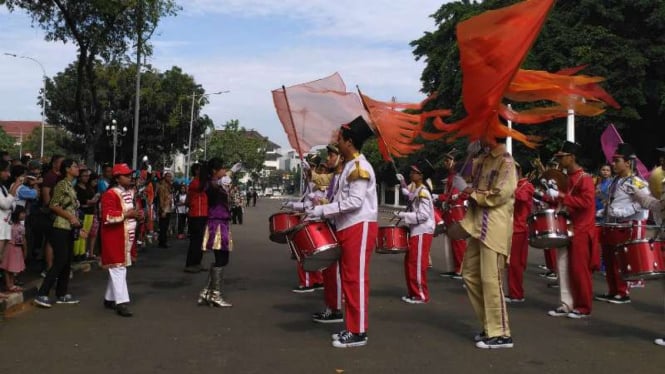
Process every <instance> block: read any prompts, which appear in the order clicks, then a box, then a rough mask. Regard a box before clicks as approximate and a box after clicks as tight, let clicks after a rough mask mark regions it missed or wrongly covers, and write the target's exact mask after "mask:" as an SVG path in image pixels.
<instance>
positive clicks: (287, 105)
mask: <svg viewBox="0 0 665 374" xmlns="http://www.w3.org/2000/svg"><path fill="white" fill-rule="evenodd" d="M282 91H283V92H284V101H285V102H286V110H287V111H288V112H289V121H291V128H293V136H294V137H295V138H296V151H298V156H300V191H301V192H304V190H305V186H304V184H305V183H304V182H303V176H304V173H305V168H303V167H302V165H303V163H304V162H305V159H304V157H303V155H302V149H300V141H299V140H298V132H297V131H296V124H295V122H294V121H293V113H291V104H289V96H288V95H287V94H286V87H285V86H284V85H282ZM307 183H309V178H307Z"/></svg>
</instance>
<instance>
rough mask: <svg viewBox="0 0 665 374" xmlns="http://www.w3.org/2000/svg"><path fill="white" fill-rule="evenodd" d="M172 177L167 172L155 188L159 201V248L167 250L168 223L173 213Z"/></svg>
mask: <svg viewBox="0 0 665 374" xmlns="http://www.w3.org/2000/svg"><path fill="white" fill-rule="evenodd" d="M172 180H173V175H172V174H171V173H169V172H167V173H164V178H162V180H161V181H160V182H159V185H158V186H157V198H158V200H159V247H160V248H168V247H169V246H168V244H166V240H167V236H168V230H169V221H170V219H171V213H173V187H172V185H171V183H172Z"/></svg>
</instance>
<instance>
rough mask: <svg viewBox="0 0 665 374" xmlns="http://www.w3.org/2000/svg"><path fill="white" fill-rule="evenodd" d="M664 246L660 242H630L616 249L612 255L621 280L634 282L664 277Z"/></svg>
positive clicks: (664, 243)
mask: <svg viewBox="0 0 665 374" xmlns="http://www.w3.org/2000/svg"><path fill="white" fill-rule="evenodd" d="M664 246H665V242H662V241H650V240H631V241H628V242H625V243H623V245H620V246H618V247H616V249H615V251H614V254H615V256H616V259H617V263H618V264H619V273H620V274H621V276H622V277H623V279H624V280H627V281H634V280H641V279H645V280H648V279H657V278H662V277H665V263H663V258H664V257H663V251H662V249H663V247H664Z"/></svg>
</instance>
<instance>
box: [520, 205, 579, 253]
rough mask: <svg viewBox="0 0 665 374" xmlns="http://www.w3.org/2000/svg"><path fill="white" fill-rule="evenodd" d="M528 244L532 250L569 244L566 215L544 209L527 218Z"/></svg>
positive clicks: (569, 234) (568, 222)
mask: <svg viewBox="0 0 665 374" xmlns="http://www.w3.org/2000/svg"><path fill="white" fill-rule="evenodd" d="M528 222H529V244H530V245H531V246H532V247H534V248H540V249H552V248H560V247H565V246H567V245H568V243H570V237H571V236H572V235H571V233H570V232H569V231H568V225H569V224H570V221H569V220H568V214H567V213H566V212H562V211H559V212H557V211H555V210H554V209H544V210H541V211H539V212H536V213H534V214H532V215H530V216H529V221H528Z"/></svg>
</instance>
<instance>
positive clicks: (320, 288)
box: [312, 283, 323, 290]
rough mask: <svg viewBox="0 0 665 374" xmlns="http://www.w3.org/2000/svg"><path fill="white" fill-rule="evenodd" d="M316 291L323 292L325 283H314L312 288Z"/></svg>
mask: <svg viewBox="0 0 665 374" xmlns="http://www.w3.org/2000/svg"><path fill="white" fill-rule="evenodd" d="M312 288H314V289H315V290H322V289H323V283H314V285H313V286H312Z"/></svg>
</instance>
